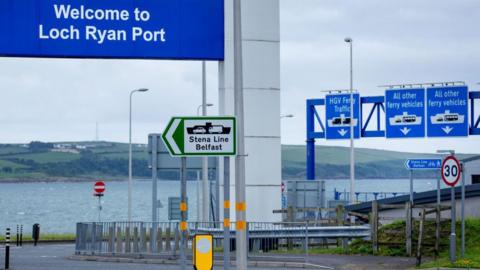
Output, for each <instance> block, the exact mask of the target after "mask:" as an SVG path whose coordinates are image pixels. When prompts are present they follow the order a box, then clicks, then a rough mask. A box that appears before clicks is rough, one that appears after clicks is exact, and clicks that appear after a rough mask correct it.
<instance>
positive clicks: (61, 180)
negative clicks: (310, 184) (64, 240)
mask: <svg viewBox="0 0 480 270" xmlns="http://www.w3.org/2000/svg"><path fill="white" fill-rule="evenodd" d="M408 179H409V178H405V177H398V178H392V179H385V178H362V179H356V180H357V181H366V180H385V181H390V180H408ZM435 179H436V178H428V177H422V178H415V180H435ZM134 180H135V181H150V180H151V179H150V178H137V179H134ZM158 180H159V181H180V180H176V179H158ZM292 180H299V181H303V180H307V179H284V181H292ZM317 180H325V181H336V180H349V179H347V178H330V179H317ZM95 181H105V182H127V181H128V179H120V178H103V177H98V178H77V177H76V178H69V177H48V178H19V179H8V178H5V179H0V184H25V183H91V182H95ZM188 181H189V182H190V181H196V179H189V180H188Z"/></svg>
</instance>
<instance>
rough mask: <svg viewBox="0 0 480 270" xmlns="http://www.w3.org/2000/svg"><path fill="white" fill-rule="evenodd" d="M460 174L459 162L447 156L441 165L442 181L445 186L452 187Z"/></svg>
mask: <svg viewBox="0 0 480 270" xmlns="http://www.w3.org/2000/svg"><path fill="white" fill-rule="evenodd" d="M461 174H462V167H461V165H460V161H458V159H457V158H455V157H454V156H448V157H446V158H445V159H444V160H443V163H442V179H443V182H445V184H447V185H449V186H451V187H454V186H455V185H456V184H457V182H458V180H460V176H461Z"/></svg>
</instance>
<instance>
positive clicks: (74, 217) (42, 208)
mask: <svg viewBox="0 0 480 270" xmlns="http://www.w3.org/2000/svg"><path fill="white" fill-rule="evenodd" d="M414 187H415V191H416V192H420V191H426V190H433V189H435V188H436V180H434V179H428V180H415V184H414ZM279 188H280V187H279ZM334 189H337V191H344V190H346V191H348V189H349V180H327V181H326V194H327V198H328V199H333V196H334V195H333V194H334ZM151 190H152V183H151V182H150V181H134V184H133V196H132V198H133V211H132V212H133V215H132V220H133V221H150V220H151V213H152V210H151V205H152V197H151V194H152V192H151ZM356 191H358V192H408V191H409V181H408V179H397V180H357V182H356ZM127 194H128V183H127V182H107V183H106V191H105V196H103V197H102V198H101V202H102V211H101V220H102V221H126V220H127V209H128V197H127ZM179 194H180V183H179V182H178V181H159V182H158V198H159V200H160V201H161V203H162V204H163V208H160V210H159V219H160V220H161V221H167V220H168V208H167V206H168V198H169V197H178V196H179ZM187 196H188V200H189V207H188V209H189V219H190V220H196V219H197V203H196V202H197V201H196V200H197V183H196V182H195V181H189V182H188V183H187ZM278 200H279V205H280V201H281V198H278ZM81 221H85V222H91V221H98V198H97V197H94V196H93V182H92V183H89V182H83V183H72V182H53V183H43V182H40V183H15V184H14V183H4V184H0V234H3V232H4V231H5V228H6V227H10V228H12V233H15V230H16V225H17V224H23V226H24V231H25V233H26V234H29V233H30V232H31V229H32V225H33V224H34V223H39V224H40V227H41V232H42V233H45V232H46V233H74V232H75V224H76V222H81Z"/></svg>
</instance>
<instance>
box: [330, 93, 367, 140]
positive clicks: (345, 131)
mask: <svg viewBox="0 0 480 270" xmlns="http://www.w3.org/2000/svg"><path fill="white" fill-rule="evenodd" d="M325 106H326V110H325V111H326V112H325V113H326V119H327V126H326V138H327V139H349V138H350V125H353V129H354V132H353V135H354V137H355V139H358V138H359V137H360V126H361V123H362V122H361V119H360V95H359V94H353V118H352V119H350V94H333V95H327V96H326V98H325Z"/></svg>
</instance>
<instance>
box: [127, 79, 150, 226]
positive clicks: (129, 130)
mask: <svg viewBox="0 0 480 270" xmlns="http://www.w3.org/2000/svg"><path fill="white" fill-rule="evenodd" d="M147 91H148V89H147V88H140V89H135V90H132V91H131V92H130V113H129V116H130V117H129V121H128V123H129V126H128V221H129V222H131V221H132V186H133V184H132V96H133V94H134V93H136V92H147Z"/></svg>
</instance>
